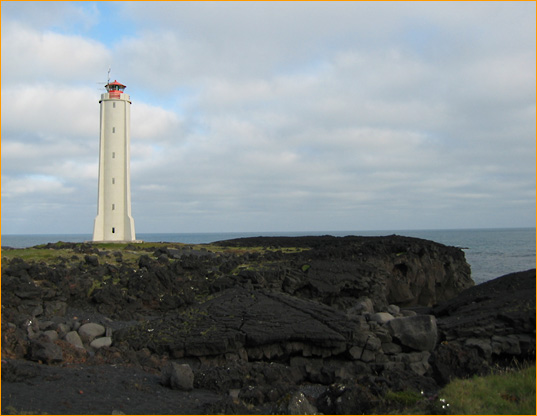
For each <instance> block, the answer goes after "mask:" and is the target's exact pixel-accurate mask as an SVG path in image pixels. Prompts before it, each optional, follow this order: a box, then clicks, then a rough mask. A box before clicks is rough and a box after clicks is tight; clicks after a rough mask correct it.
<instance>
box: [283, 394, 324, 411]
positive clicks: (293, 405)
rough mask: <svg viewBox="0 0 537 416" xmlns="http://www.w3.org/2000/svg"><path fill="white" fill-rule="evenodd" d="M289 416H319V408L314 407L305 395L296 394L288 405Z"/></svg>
mask: <svg viewBox="0 0 537 416" xmlns="http://www.w3.org/2000/svg"><path fill="white" fill-rule="evenodd" d="M287 414H289V415H314V414H317V408H316V407H315V406H313V405H312V404H311V403H310V402H309V401H308V399H306V396H304V393H302V392H296V393H294V394H293V395H292V396H291V398H290V399H289V404H288V405H287Z"/></svg>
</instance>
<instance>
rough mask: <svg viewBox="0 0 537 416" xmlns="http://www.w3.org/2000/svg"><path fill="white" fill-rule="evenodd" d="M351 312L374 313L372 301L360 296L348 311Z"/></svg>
mask: <svg viewBox="0 0 537 416" xmlns="http://www.w3.org/2000/svg"><path fill="white" fill-rule="evenodd" d="M348 312H349V313H351V314H357V315H359V314H363V313H374V312H375V307H374V306H373V301H372V300H371V299H369V298H360V299H359V300H358V302H357V303H356V305H354V306H353V307H352V308H350V309H349V311H348Z"/></svg>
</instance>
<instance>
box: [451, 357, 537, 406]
mask: <svg viewBox="0 0 537 416" xmlns="http://www.w3.org/2000/svg"><path fill="white" fill-rule="evenodd" d="M440 396H441V397H443V398H445V400H446V402H448V403H450V404H451V407H450V413H452V414H466V415H470V414H472V415H479V414H481V415H482V414H489V415H491V414H496V415H506V414H510V415H534V414H536V403H535V366H531V367H527V368H524V369H521V370H518V371H509V372H507V373H504V374H492V375H488V376H484V377H477V376H476V377H473V378H471V379H466V380H454V381H452V382H451V383H449V384H448V385H447V386H446V387H445V388H444V389H442V391H441V392H440Z"/></svg>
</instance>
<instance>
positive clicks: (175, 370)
mask: <svg viewBox="0 0 537 416" xmlns="http://www.w3.org/2000/svg"><path fill="white" fill-rule="evenodd" d="M162 384H163V385H165V386H169V387H171V388H172V389H174V390H183V391H190V390H192V389H193V388H194V373H193V371H192V369H191V368H190V366H189V365H188V364H177V363H173V362H168V364H167V365H166V366H165V367H164V368H163V369H162Z"/></svg>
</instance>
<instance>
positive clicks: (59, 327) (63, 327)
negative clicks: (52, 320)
mask: <svg viewBox="0 0 537 416" xmlns="http://www.w3.org/2000/svg"><path fill="white" fill-rule="evenodd" d="M70 330H71V326H70V325H67V324H58V325H56V331H57V332H58V333H59V335H60V338H63V337H65V334H67V333H68V332H69V331H70Z"/></svg>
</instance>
